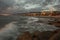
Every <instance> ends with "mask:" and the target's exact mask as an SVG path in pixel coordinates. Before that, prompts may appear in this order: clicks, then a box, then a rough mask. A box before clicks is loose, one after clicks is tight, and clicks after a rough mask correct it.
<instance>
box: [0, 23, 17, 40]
mask: <svg viewBox="0 0 60 40" xmlns="http://www.w3.org/2000/svg"><path fill="white" fill-rule="evenodd" d="M13 23H15V22H11V23H9V24H7V25H6V26H5V27H4V28H3V29H1V30H0V40H9V38H11V37H12V38H14V37H16V34H17V27H16V25H14V24H13Z"/></svg>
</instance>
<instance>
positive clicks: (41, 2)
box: [0, 0, 60, 13]
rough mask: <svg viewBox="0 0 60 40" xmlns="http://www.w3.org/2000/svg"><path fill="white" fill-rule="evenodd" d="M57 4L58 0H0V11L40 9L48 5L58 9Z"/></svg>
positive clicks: (12, 11) (59, 9)
mask: <svg viewBox="0 0 60 40" xmlns="http://www.w3.org/2000/svg"><path fill="white" fill-rule="evenodd" d="M59 6H60V0H0V13H4V12H11V13H15V12H17V13H18V12H31V10H32V11H42V10H49V8H50V7H52V8H54V9H55V10H56V11H60V7H59ZM53 11H54V10H53Z"/></svg>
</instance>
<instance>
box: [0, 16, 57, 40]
mask: <svg viewBox="0 0 60 40" xmlns="http://www.w3.org/2000/svg"><path fill="white" fill-rule="evenodd" d="M17 18H18V19H16V20H17V21H13V22H10V23H9V24H7V25H5V27H4V28H2V29H1V30H0V40H16V38H17V35H19V34H21V33H23V32H25V31H29V32H34V31H35V30H39V31H53V30H55V29H57V28H56V27H55V26H53V25H48V24H44V23H36V21H38V20H40V19H39V18H35V17H21V16H20V17H17ZM41 20H43V19H41ZM43 21H44V20H43ZM22 22H23V23H22ZM24 22H26V23H25V24H24Z"/></svg>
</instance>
